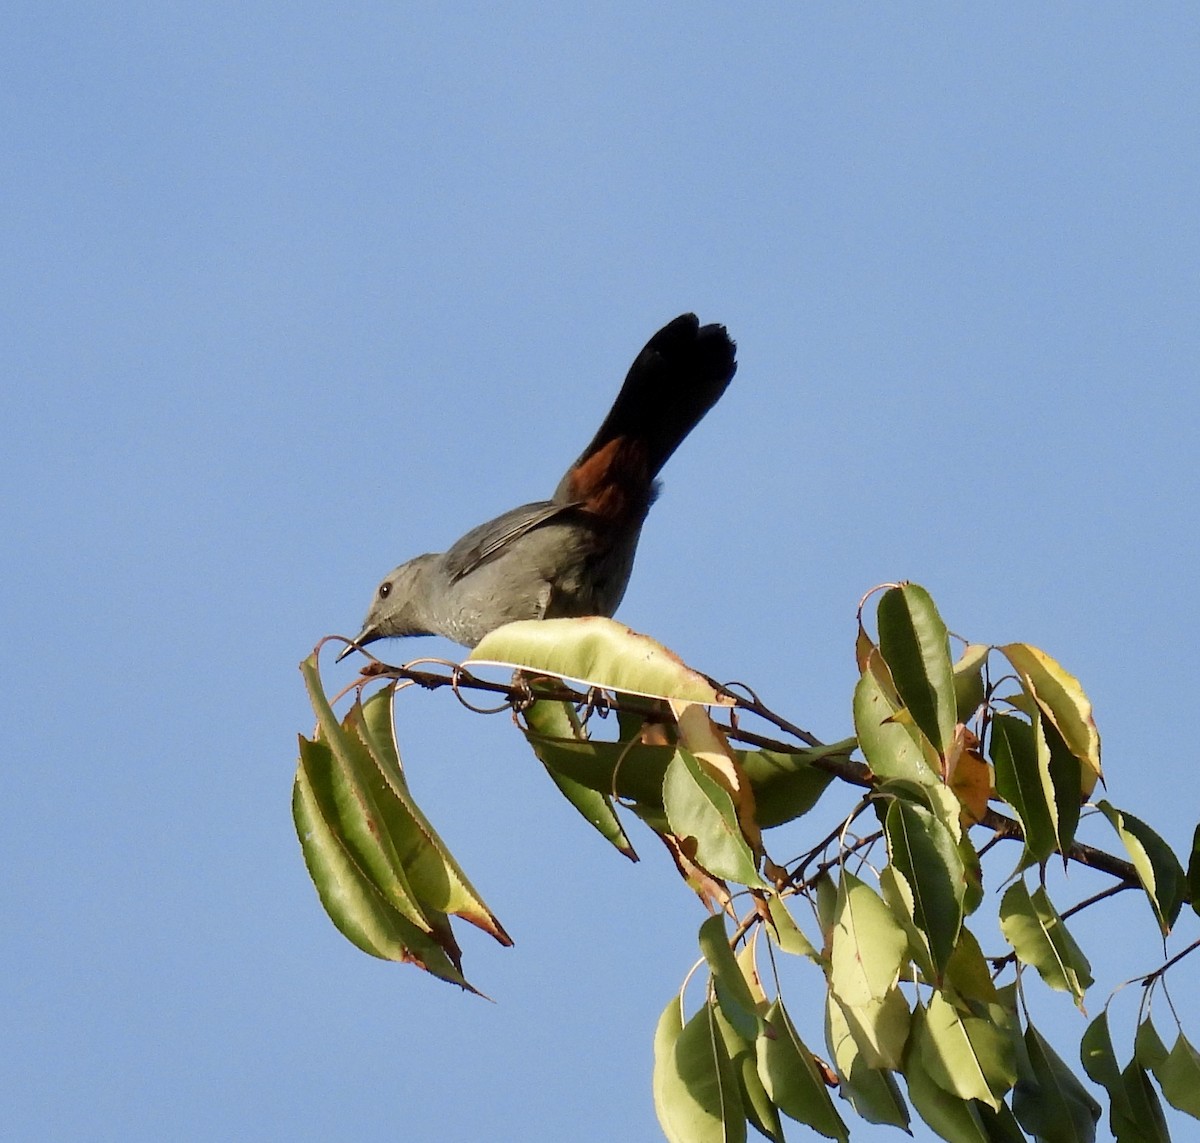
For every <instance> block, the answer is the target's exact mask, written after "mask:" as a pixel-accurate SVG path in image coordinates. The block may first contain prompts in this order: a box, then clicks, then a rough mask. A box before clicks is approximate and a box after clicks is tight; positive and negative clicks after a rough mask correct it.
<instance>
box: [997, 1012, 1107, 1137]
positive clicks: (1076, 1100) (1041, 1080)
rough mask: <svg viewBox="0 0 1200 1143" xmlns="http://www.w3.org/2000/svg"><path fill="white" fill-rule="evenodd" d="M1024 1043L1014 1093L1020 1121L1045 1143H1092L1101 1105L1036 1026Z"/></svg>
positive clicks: (1014, 1105) (1015, 1107)
mask: <svg viewBox="0 0 1200 1143" xmlns="http://www.w3.org/2000/svg"><path fill="white" fill-rule="evenodd" d="M1023 1044H1024V1048H1025V1051H1024V1053H1022V1054H1021V1055H1020V1056H1019V1057H1018V1070H1019V1073H1020V1078H1019V1079H1018V1080H1017V1086H1016V1088H1015V1089H1014V1091H1013V1104H1012V1106H1013V1112H1014V1114H1015V1115H1016V1117H1017V1121H1018V1122H1019V1123H1020V1124H1021V1126H1022V1127H1023V1128H1025V1130H1026V1131H1028V1132H1029V1133H1030V1134H1032V1135H1036V1136H1037V1138H1038V1139H1039V1140H1044V1141H1045V1143H1092V1141H1093V1140H1094V1139H1095V1138H1096V1123H1097V1121H1098V1120H1099V1118H1100V1105H1099V1104H1098V1103H1097V1102H1096V1101H1095V1100H1094V1099H1093V1098H1092V1097H1091V1095H1090V1094H1089V1093H1088V1091H1087V1089H1086V1088H1085V1087H1084V1086H1083V1084H1081V1083H1080V1082H1079V1079H1078V1077H1077V1076H1076V1075H1075V1073H1074V1072H1072V1071H1071V1069H1070V1068H1068V1067H1067V1065H1066V1064H1065V1063H1063V1061H1062V1059H1060V1058H1059V1056H1058V1055H1057V1054H1056V1053H1055V1051H1054V1049H1053V1048H1051V1047H1050V1045H1049V1044H1048V1043H1047V1042H1046V1041H1045V1040H1044V1039H1043V1038H1042V1036H1041V1034H1040V1033H1039V1032H1038V1031H1037V1029H1036V1028H1034V1026H1033V1025H1032V1024H1030V1025H1029V1026H1028V1027H1027V1028H1026V1029H1025V1036H1024V1038H1023Z"/></svg>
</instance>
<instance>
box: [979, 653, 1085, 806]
mask: <svg viewBox="0 0 1200 1143" xmlns="http://www.w3.org/2000/svg"><path fill="white" fill-rule="evenodd" d="M1000 650H1001V651H1002V652H1004V655H1005V656H1006V657H1007V659H1008V661H1009V662H1010V663H1012V665H1013V667H1014V668H1015V669H1016V672H1017V674H1018V675H1019V676H1020V677H1021V685H1022V687H1024V689H1025V692H1026V694H1028V695H1029V696H1030V698H1032V699H1033V700H1034V701H1035V702H1036V703H1037V704H1038V706H1039V707H1041V709H1042V712H1043V713H1044V714H1045V715H1046V717H1047V718H1048V719H1049V720H1050V721H1051V722H1052V723H1053V724H1054V725H1055V726H1056V727H1057V728H1058V732H1059V734H1061V735H1062V738H1063V741H1064V742H1065V743H1066V744H1067V747H1068V749H1070V751H1071V753H1072V754H1074V755H1075V757H1076V758H1078V759H1079V760H1080V762H1082V763H1083V764H1084V766H1085V767H1086V768H1087V770H1088V771H1089V775H1090V777H1089V779H1088V781H1087V782H1085V792H1087V793H1089V794H1090V793H1091V791H1092V789H1093V787H1094V786H1095V784H1096V779H1097V778H1099V777H1100V776H1101V774H1100V732H1099V731H1098V730H1097V729H1096V722H1095V719H1094V718H1093V717H1092V704H1091V701H1090V700H1089V699H1088V697H1087V695H1086V694H1084V693H1083V687H1082V686H1080V684H1079V680H1078V679H1077V678H1076V677H1075V676H1074V675H1072V674H1070V673H1069V672H1068V671H1065V670H1063V668H1062V666H1061V664H1059V663H1058V662H1056V661H1055V660H1054V659H1052V658H1051V657H1050V656H1049V655H1047V654H1046V653H1045V652H1044V651H1039V650H1038V649H1037V648H1036V647H1031V646H1029V644H1028V643H1008V644H1006V645H1005V646H1003V647H1001V648H1000Z"/></svg>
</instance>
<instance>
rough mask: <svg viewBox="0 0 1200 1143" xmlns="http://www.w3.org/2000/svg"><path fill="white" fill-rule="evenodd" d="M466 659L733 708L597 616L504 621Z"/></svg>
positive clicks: (657, 646) (665, 656)
mask: <svg viewBox="0 0 1200 1143" xmlns="http://www.w3.org/2000/svg"><path fill="white" fill-rule="evenodd" d="M466 661H467V662H469V663H476V664H482V663H492V664H495V665H497V666H502V667H515V668H521V669H523V670H529V671H536V672H538V673H540V674H544V675H553V676H556V677H558V678H563V679H573V680H575V681H576V682H580V683H583V684H584V685H585V686H589V687H604V688H605V689H608V690H614V691H623V692H625V693H626V694H635V695H648V696H650V697H652V698H664V699H683V700H685V701H687V702H698V703H704V704H705V705H707V706H732V705H733V699H732V698H731V697H730V696H728V695H726V694H724V693H723V692H721V691H718V690H717V688H716V686H715V684H714V683H713V682H712V680H711V679H709V678H707V677H706V676H704V675H702V674H700V672H699V671H694V670H692V668H691V667H689V666H687V665H686V664H685V663H684V662H683V660H682V659H680V658H679V656H678V655H676V654H675V653H674V652H673V651H669V650H667V648H666V647H664V646H663V645H662V644H661V643H657V642H655V640H653V639H651V638H649V636H646V635H639V634H638V633H637V632H636V631H633V630H631V629H630V628H628V627H626V626H625V625H624V624H623V623H618V622H617V621H616V620H614V619H606V618H604V617H603V616H599V615H591V616H587V617H586V618H582V619H540V620H537V619H527V620H522V621H520V622H518V623H508V624H506V625H505V626H503V627H498V628H497V629H496V630H495V631H493V632H491V634H489V635H485V636H484V637H483V639H482V640H481V641H480V643H479V645H478V646H476V647H475V649H474V650H473V651H472V652H471V653H470V654H469V655H468V656H467V660H466Z"/></svg>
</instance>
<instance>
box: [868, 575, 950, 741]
mask: <svg viewBox="0 0 1200 1143" xmlns="http://www.w3.org/2000/svg"><path fill="white" fill-rule="evenodd" d="M878 620H879V650H880V652H881V653H882V655H883V657H884V659H885V660H886V661H887V665H888V668H889V669H890V670H891V673H892V681H893V682H894V683H895V684H896V690H897V691H898V692H899V694H900V698H901V699H902V700H903V701H904V704H905V706H907V707H908V709H909V711H910V713H911V714H912V718H913V721H914V722H915V723H916V724H917V726H918V727H920V729H921V732H922V733H923V734H924V735H925V737H926V738H928V739H929V741H930V742H931V743H932V744H933V747H934V749H935V750H936V751H937V752H938V753H939V754H940V755H942V756H943V757H945V754H946V751H947V749H948V748H949V746H950V743H951V742H952V741H953V739H954V727H955V723H956V722H957V721H958V714H957V711H958V705H957V701H956V698H955V692H954V668H953V666H952V664H951V662H950V637H949V635H948V633H947V631H946V625H945V624H944V623H943V622H942V617H941V616H940V615H939V614H938V611H937V608H936V607H935V606H934V602H933V600H932V598H930V595H929V592H927V591H926V590H925V589H924V588H923V587H920V586H919V585H918V584H915V583H906V584H902V585H901V586H900V587H894V588H891V589H890V590H888V591H885V592H884V593H883V597H882V598H881V599H880V601H879V611H878Z"/></svg>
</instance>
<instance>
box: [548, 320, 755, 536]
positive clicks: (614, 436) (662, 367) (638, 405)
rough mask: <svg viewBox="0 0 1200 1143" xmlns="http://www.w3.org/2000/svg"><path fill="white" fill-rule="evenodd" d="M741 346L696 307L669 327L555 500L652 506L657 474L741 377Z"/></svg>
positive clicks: (617, 508)
mask: <svg viewBox="0 0 1200 1143" xmlns="http://www.w3.org/2000/svg"><path fill="white" fill-rule="evenodd" d="M735 351H736V346H735V345H734V343H733V341H732V340H731V339H730V337H729V334H728V333H726V332H725V327H724V326H723V325H705V326H702V325H701V324H700V322H699V320H698V319H697V317H696V315H695V314H683V315H681V316H680V317H677V318H676V319H675V320H674V321H673V322H670V323H669V324H667V325H665V326H663V328H662V329H660V330H659V331H658V333H656V334H655V335H654V336H653V337H652V338H651V339H650V340H649V341H648V342H647V343H646V347H645V348H644V349H643V350H642V351H641V353H639V354H638V355H637V360H635V361H634V363H633V365H632V366H631V367H630V369H629V374H628V375H627V376H626V378H625V384H624V385H622V386H621V392H620V393H619V394H617V399H616V401H615V402H614V404H613V407H612V408H611V409H610V410H609V413H608V416H607V417H605V418H604V423H603V424H602V425H601V426H600V431H599V432H597V433H596V436H595V437H594V438H593V440H592V443H591V444H589V445H588V447H587V448H586V449H585V450H584V452H583V455H582V456H580V458H579V459H578V460H577V461H576V462H575V463H574V464H573V465H572V466H571V468H570V469H569V470H568V472H567V474H566V476H564V477H563V479H562V481H561V482H560V484H559V486H558V490H557V492H556V493H555V497H554V498H555V500H558V501H559V502H563V501H568V500H570V501H582V502H584V503H585V504H586V505H587V506H588V507H589V509H590V510H592V511H594V512H597V513H598V514H600V515H606V516H608V515H622V514H624V513H626V512H634V511H641V512H644V511H645V509H646V508H648V507H649V505H650V502H651V501H652V500H653V497H654V478H655V477H656V476H657V475H658V474H659V472H660V471H661V470H662V467H663V465H665V464H666V463H667V461H668V460H669V459H670V458H671V454H672V453H674V451H675V450H676V449H677V448H678V447H679V446H680V445H681V444H682V443H683V440H684V438H685V437H686V436H687V435H688V433H690V432H691V431H692V429H694V428H695V427H696V426H697V425H698V424H699V423H700V421H701V419H702V418H703V417H704V414H705V413H707V412H708V410H709V409H711V408H712V407H713V405H715V404H716V403H717V401H718V400H720V398H721V394H722V393H724V392H725V389H726V387H727V386H728V385H729V382H730V381H731V380H732V379H733V375H734V373H735V372H736V370H737V362H736V361H735V360H734V353H735Z"/></svg>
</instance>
